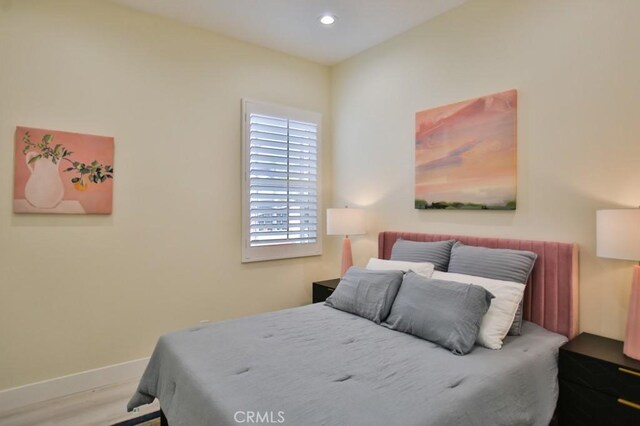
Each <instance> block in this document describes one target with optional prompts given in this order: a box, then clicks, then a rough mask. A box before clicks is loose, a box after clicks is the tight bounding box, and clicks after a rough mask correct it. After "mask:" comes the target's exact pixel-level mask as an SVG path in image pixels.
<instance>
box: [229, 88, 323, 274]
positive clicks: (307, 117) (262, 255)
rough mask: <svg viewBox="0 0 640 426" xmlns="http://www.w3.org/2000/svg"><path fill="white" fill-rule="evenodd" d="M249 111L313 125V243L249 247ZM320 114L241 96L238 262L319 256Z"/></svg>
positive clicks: (320, 200)
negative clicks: (240, 183)
mask: <svg viewBox="0 0 640 426" xmlns="http://www.w3.org/2000/svg"><path fill="white" fill-rule="evenodd" d="M251 113H256V114H264V115H266V116H276V117H278V116H280V117H286V118H287V119H289V120H295V121H302V122H311V123H315V124H316V125H317V132H316V151H317V154H316V158H317V160H316V193H317V195H316V221H317V224H316V235H317V236H316V242H315V243H293V244H274V245H265V246H257V247H252V246H251V240H250V238H251V236H250V232H251V230H250V228H251V227H250V222H251V218H250V214H251V209H250V197H251V192H250V190H251V188H250V178H249V171H250V169H249V160H250V159H249V152H250V143H251V141H250V134H249V133H250V132H249V126H250V120H249V115H250V114H251ZM321 146H322V114H321V113H319V112H314V111H308V110H303V109H299V108H294V107H288V106H284V105H278V104H272V103H268V102H261V101H254V100H251V99H242V263H250V262H262V261H267V260H278V259H292V258H299V257H307V256H320V255H322V237H323V230H324V227H323V217H324V216H323V214H322V188H321V186H322V185H321V182H322V168H321V164H322V158H321V157H322V156H321Z"/></svg>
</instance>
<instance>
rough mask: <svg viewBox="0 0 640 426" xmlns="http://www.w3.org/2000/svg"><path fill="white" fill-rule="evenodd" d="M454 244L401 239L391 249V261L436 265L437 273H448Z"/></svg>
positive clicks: (451, 241)
mask: <svg viewBox="0 0 640 426" xmlns="http://www.w3.org/2000/svg"><path fill="white" fill-rule="evenodd" d="M453 243H455V240H448V241H434V242H423V241H408V240H403V239H399V240H397V241H396V242H395V244H394V245H393V248H392V249H391V260H403V261H405V262H429V263H433V264H434V266H435V270H436V271H440V272H447V266H448V265H449V256H450V255H451V247H453Z"/></svg>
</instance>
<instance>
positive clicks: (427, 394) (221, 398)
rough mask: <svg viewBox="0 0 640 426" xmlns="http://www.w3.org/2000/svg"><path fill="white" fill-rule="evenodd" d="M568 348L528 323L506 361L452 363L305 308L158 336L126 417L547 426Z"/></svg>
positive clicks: (459, 359)
mask: <svg viewBox="0 0 640 426" xmlns="http://www.w3.org/2000/svg"><path fill="white" fill-rule="evenodd" d="M566 341H567V339H566V337H564V336H561V335H559V334H556V333H552V332H550V331H547V330H545V329H543V328H541V327H539V326H537V325H535V324H532V323H529V322H525V323H524V325H523V331H522V335H521V336H517V337H507V339H506V341H505V345H504V347H503V348H502V349H501V350H497V351H496V350H489V349H485V348H482V347H479V346H476V347H475V348H474V349H473V351H472V352H471V353H470V354H468V355H465V356H456V355H454V354H452V353H451V352H449V351H448V350H446V349H443V348H441V347H439V346H437V345H435V344H433V343H431V342H428V341H425V340H421V339H419V338H416V337H413V336H411V335H408V334H403V333H400V332H397V331H393V330H389V329H387V328H385V327H382V326H379V325H376V324H375V323H373V322H371V321H368V320H366V319H363V318H360V317H358V316H355V315H352V314H349V313H345V312H341V311H338V310H335V309H332V308H330V307H328V306H324V305H323V304H315V305H308V306H304V307H300V308H294V309H288V310H283V311H277V312H271V313H266V314H261V315H256V316H252V317H247V318H242V319H237V320H232V321H224V322H220V323H216V324H210V325H204V326H198V327H193V328H190V329H186V330H182V331H178V332H174V333H171V334H167V335H165V336H162V337H161V338H160V339H159V341H158V343H157V345H156V348H155V350H154V352H153V355H152V357H151V359H150V361H149V365H148V366H147V369H146V371H145V373H144V375H143V377H142V379H141V381H140V385H139V387H138V390H137V392H136V393H135V395H134V396H133V397H132V399H131V401H130V402H129V404H128V409H129V410H131V409H133V408H134V407H137V406H140V405H143V404H147V403H150V402H152V401H153V400H154V398H158V400H159V401H160V406H161V407H162V409H163V411H164V412H165V415H166V417H167V419H168V421H169V424H170V425H171V426H179V425H189V426H195V425H237V424H238V423H240V422H247V419H249V418H250V419H252V420H256V419H257V420H262V421H263V423H278V424H285V425H351V426H356V425H368V426H370V425H385V426H386V425H407V426H408V425H461V424H465V425H545V426H546V425H548V424H549V421H550V419H551V417H552V415H553V412H554V409H555V406H556V401H557V397H558V381H557V373H558V367H557V365H558V364H557V356H558V349H559V347H560V346H561V345H562V344H563V343H564V342H566ZM247 416H249V417H247Z"/></svg>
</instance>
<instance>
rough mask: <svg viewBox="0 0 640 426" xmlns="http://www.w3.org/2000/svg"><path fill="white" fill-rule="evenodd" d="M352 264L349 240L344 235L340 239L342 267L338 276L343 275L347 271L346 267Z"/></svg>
mask: <svg viewBox="0 0 640 426" xmlns="http://www.w3.org/2000/svg"><path fill="white" fill-rule="evenodd" d="M352 266H353V256H352V255H351V240H350V239H349V237H344V240H342V269H341V270H340V276H341V277H344V274H346V273H347V269H349V268H351V267H352Z"/></svg>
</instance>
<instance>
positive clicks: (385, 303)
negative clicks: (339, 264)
mask: <svg viewBox="0 0 640 426" xmlns="http://www.w3.org/2000/svg"><path fill="white" fill-rule="evenodd" d="M403 275H404V274H403V272H402V271H371V270H367V269H364V268H357V267H351V268H349V269H348V270H347V273H346V274H345V275H344V277H342V279H341V280H340V283H339V284H338V286H337V287H336V289H335V291H334V292H333V293H331V296H329V297H328V298H327V300H326V301H325V305H327V306H331V307H332V308H335V309H338V310H341V311H345V312H349V313H351V314H355V315H358V316H360V317H362V318H366V319H368V320H371V321H373V322H375V323H376V324H380V323H381V322H382V321H383V320H384V319H385V318H386V317H387V316H388V315H389V311H390V310H391V305H392V304H393V300H394V299H395V298H396V294H397V293H398V288H399V287H400V284H401V283H402V276H403Z"/></svg>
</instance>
